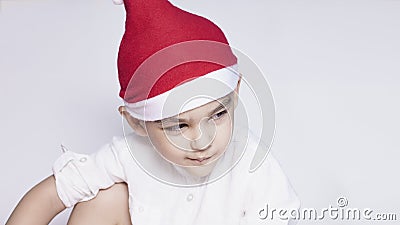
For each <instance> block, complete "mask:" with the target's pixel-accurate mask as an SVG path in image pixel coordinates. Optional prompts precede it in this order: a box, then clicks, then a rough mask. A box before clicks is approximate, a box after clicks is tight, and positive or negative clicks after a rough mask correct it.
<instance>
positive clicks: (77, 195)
mask: <svg viewBox="0 0 400 225" xmlns="http://www.w3.org/2000/svg"><path fill="white" fill-rule="evenodd" d="M115 139H116V138H115V137H114V139H113V140H114V141H115ZM115 146H116V145H114V144H113V143H109V144H107V145H104V146H103V147H101V148H100V149H99V151H97V152H96V153H94V154H91V155H86V154H78V153H75V152H71V151H66V152H64V153H63V154H62V155H61V156H60V157H59V158H58V159H57V160H56V162H55V163H54V165H53V173H54V176H55V179H56V188H57V193H58V196H59V197H60V199H61V201H62V202H63V203H64V205H65V206H66V207H71V206H74V205H75V204H76V203H78V202H81V201H87V200H90V199H92V198H94V197H95V196H96V195H97V193H98V192H99V190H100V189H105V188H108V187H111V186H112V185H113V184H115V183H118V182H123V181H125V180H126V178H125V173H124V170H123V167H122V165H121V160H120V153H119V151H120V150H118V149H117V148H116V147H115Z"/></svg>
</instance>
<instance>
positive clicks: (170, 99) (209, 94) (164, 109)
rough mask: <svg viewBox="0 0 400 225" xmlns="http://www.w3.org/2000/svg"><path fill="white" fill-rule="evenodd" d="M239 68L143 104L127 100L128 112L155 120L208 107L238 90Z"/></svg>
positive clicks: (177, 88)
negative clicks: (203, 106) (208, 104)
mask: <svg viewBox="0 0 400 225" xmlns="http://www.w3.org/2000/svg"><path fill="white" fill-rule="evenodd" d="M237 67H238V65H237V64H235V65H233V66H230V67H226V68H222V69H219V70H216V71H213V72H211V73H208V74H206V75H204V76H201V77H198V78H196V79H194V80H191V81H189V82H186V83H184V84H182V85H179V86H177V87H175V88H174V89H172V90H169V91H167V92H164V93H162V94H160V95H157V96H155V97H153V98H149V99H145V100H142V101H140V102H136V103H128V102H126V101H124V103H125V106H126V109H127V111H128V112H129V113H130V114H131V115H132V116H133V117H135V118H137V119H140V120H144V121H155V120H161V119H165V118H168V117H172V116H175V115H178V114H179V113H183V112H186V111H189V110H191V109H194V108H197V107H199V106H202V105H205V104H207V103H209V102H212V101H215V100H217V99H219V98H222V97H224V96H226V95H228V94H229V93H231V92H232V91H234V90H235V88H236V87H237V84H238V81H239V79H240V74H239V72H238V70H237Z"/></svg>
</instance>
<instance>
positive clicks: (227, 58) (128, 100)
mask: <svg viewBox="0 0 400 225" xmlns="http://www.w3.org/2000/svg"><path fill="white" fill-rule="evenodd" d="M114 3H116V4H122V3H124V6H125V10H126V21H125V33H124V35H123V38H122V41H121V44H120V47H119V52H118V75H119V82H120V86H121V90H120V93H119V96H120V97H121V98H122V99H123V100H124V103H125V105H126V108H127V110H128V112H129V113H130V114H131V115H132V116H134V117H135V118H138V119H141V120H145V121H155V120H161V119H164V118H168V117H171V116H175V115H177V114H178V113H181V112H185V111H188V110H191V109H194V108H196V107H199V106H201V105H204V104H206V103H209V102H211V101H213V100H216V99H218V98H221V97H223V96H225V95H227V94H229V93H230V92H232V91H233V90H234V89H235V88H236V85H237V83H238V80H239V74H238V72H237V58H236V57H235V55H234V54H233V52H232V49H231V48H230V46H229V43H228V41H227V39H226V37H225V35H224V33H223V32H222V31H221V29H220V28H219V27H218V26H217V25H215V24H214V23H213V22H211V21H210V20H208V19H205V18H203V17H200V16H198V15H195V14H192V13H189V12H186V11H184V10H182V9H179V8H178V7H176V6H174V5H172V4H171V3H170V2H169V1H167V0H124V1H122V0H114Z"/></svg>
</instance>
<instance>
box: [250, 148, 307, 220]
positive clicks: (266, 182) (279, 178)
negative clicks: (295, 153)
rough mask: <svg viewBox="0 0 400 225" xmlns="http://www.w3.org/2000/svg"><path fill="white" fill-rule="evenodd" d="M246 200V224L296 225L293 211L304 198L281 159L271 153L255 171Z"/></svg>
mask: <svg viewBox="0 0 400 225" xmlns="http://www.w3.org/2000/svg"><path fill="white" fill-rule="evenodd" d="M248 193H249V196H248V199H247V202H246V208H247V212H249V215H248V216H247V218H246V219H247V221H246V224H251V225H254V224H263V225H265V224H268V225H294V224H296V223H297V220H295V219H294V218H292V214H293V213H292V212H293V211H296V210H298V209H299V208H300V200H299V198H298V197H297V194H296V193H295V191H294V189H293V188H292V186H291V184H290V182H289V180H288V178H287V176H286V175H285V173H284V172H283V170H282V168H281V166H280V165H279V163H278V161H277V160H276V159H275V158H274V156H273V155H272V153H271V152H270V153H269V154H268V156H267V157H266V159H265V161H264V162H263V164H262V165H261V166H260V167H259V168H258V169H257V170H256V171H255V172H253V174H252V178H251V185H250V186H249V191H248Z"/></svg>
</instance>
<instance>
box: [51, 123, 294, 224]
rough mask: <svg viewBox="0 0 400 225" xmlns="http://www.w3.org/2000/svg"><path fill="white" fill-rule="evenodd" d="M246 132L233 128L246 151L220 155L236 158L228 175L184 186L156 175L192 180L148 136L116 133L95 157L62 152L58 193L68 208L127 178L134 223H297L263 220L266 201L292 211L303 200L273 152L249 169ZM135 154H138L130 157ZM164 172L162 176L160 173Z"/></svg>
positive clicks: (250, 146) (252, 146)
mask: <svg viewBox="0 0 400 225" xmlns="http://www.w3.org/2000/svg"><path fill="white" fill-rule="evenodd" d="M236 130H237V129H236ZM246 131H247V130H246ZM248 135H249V136H248V137H249V138H243V137H246V135H238V132H235V134H234V137H233V139H232V140H233V141H231V144H230V148H232V149H234V148H235V147H236V146H237V145H240V144H243V143H244V144H245V145H243V146H245V149H244V151H243V152H242V153H243V154H238V152H234V151H232V150H230V148H228V150H227V151H226V153H225V154H226V155H228V156H229V157H226V156H224V157H222V158H221V159H219V160H220V161H221V162H222V161H223V160H225V161H227V159H235V160H236V162H237V164H236V165H235V166H234V167H233V168H232V169H231V170H225V171H227V172H226V173H225V175H224V176H222V177H221V178H220V179H214V181H213V182H211V183H208V184H206V185H197V186H196V185H191V186H190V185H189V186H186V187H185V186H183V185H180V186H179V185H178V186H177V185H171V184H168V182H162V181H160V180H158V179H155V177H154V176H152V175H154V174H155V175H157V177H162V178H163V180H166V181H169V180H168V179H170V177H167V176H168V175H171V174H173V176H172V177H180V179H178V180H174V182H175V183H179V182H188V184H189V183H191V182H193V180H190V178H188V179H186V178H187V177H185V174H184V172H183V170H180V169H177V167H176V166H173V165H171V164H169V163H167V162H166V161H165V160H164V159H162V158H161V157H160V156H159V155H158V153H156V152H155V151H154V150H153V149H151V150H150V149H149V146H151V145H150V144H149V143H148V142H146V140H145V139H146V138H143V137H139V136H137V135H134V134H130V135H127V136H126V139H125V138H124V137H114V138H113V140H112V142H111V143H110V144H107V145H104V146H103V147H102V148H101V149H100V150H99V151H98V152H96V153H94V154H92V155H84V154H77V153H74V152H70V151H68V152H66V153H64V154H63V155H62V156H61V157H60V158H59V159H58V160H57V161H56V162H55V164H54V166H53V172H54V175H55V177H56V186H57V192H58V195H59V197H60V199H61V200H62V201H63V203H64V204H65V206H67V207H71V206H73V205H75V204H76V203H77V202H81V201H87V200H90V199H92V198H94V197H95V196H96V194H97V193H98V191H99V190H100V189H105V188H108V187H110V186H112V185H113V184H114V183H116V182H126V183H127V184H128V190H129V211H130V214H131V220H132V224H133V225H136V224H138V225H147V224H149V225H150V224H151V225H188V224H191V225H203V224H207V225H209V224H211V225H213V224H215V225H222V224H229V225H233V224H249V225H250V224H251V225H253V224H273V225H287V224H294V223H295V221H292V220H282V219H280V218H277V216H275V218H274V219H273V220H270V219H265V220H262V219H261V218H260V216H259V213H260V210H261V209H263V208H264V207H265V205H266V204H268V207H269V208H270V209H271V207H273V208H276V209H282V208H283V209H288V210H290V209H298V208H299V207H300V202H299V200H298V198H297V196H296V194H295V192H294V191H293V189H292V187H291V185H290V183H289V181H288V179H287V177H286V176H285V174H284V172H283V171H282V169H281V167H280V165H279V163H278V162H277V161H276V159H275V158H274V157H273V155H272V154H271V153H269V154H268V156H267V157H266V159H265V161H264V162H263V164H262V165H261V166H260V167H259V168H258V169H257V170H256V171H255V172H249V169H250V163H251V161H252V159H253V156H254V153H255V151H256V149H257V144H258V142H257V140H259V139H257V138H256V137H254V136H253V135H252V134H251V132H248ZM244 139H245V140H244ZM131 144H132V145H131ZM128 145H129V146H132V147H128ZM144 148H147V149H144ZM132 153H133V155H135V156H138V157H132ZM229 154H230V155H229ZM139 155H140V156H143V157H144V158H146V159H147V161H145V160H142V159H140V157H139ZM239 155H240V157H239V158H238V157H236V156H239ZM232 156H235V157H232ZM138 158H139V159H138ZM148 159H150V160H152V161H153V162H154V163H152V164H151V166H149V165H146V162H149V161H148ZM238 159H240V160H238ZM230 163H231V164H230V165H233V164H234V163H233V162H230ZM223 164H224V163H220V162H218V165H220V167H219V168H224V165H223ZM228 164H229V163H228ZM225 166H226V165H225ZM217 169H218V167H217V166H216V170H217ZM225 169H226V168H225ZM162 172H164V174H160V173H162ZM149 174H150V175H149ZM163 176H165V177H163ZM171 179H172V178H171ZM171 181H172V180H171ZM176 181H178V182H176ZM210 181H211V180H210Z"/></svg>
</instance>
